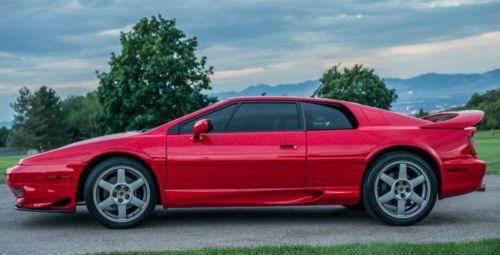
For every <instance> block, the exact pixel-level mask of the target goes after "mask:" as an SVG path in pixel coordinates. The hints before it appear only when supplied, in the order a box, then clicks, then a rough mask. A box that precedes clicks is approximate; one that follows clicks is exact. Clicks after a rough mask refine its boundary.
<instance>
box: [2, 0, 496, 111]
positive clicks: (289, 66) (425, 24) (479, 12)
mask: <svg viewBox="0 0 500 255" xmlns="http://www.w3.org/2000/svg"><path fill="white" fill-rule="evenodd" d="M0 12H1V14H2V19H1V20H0V33H2V36H1V37H0V84H1V86H2V91H5V88H9V87H12V88H14V90H15V88H18V87H19V86H21V85H23V84H28V85H31V86H39V85H41V84H46V85H48V86H52V85H54V86H64V84H69V85H71V86H72V85H74V86H82V84H85V81H92V80H96V77H95V73H94V71H95V70H96V69H100V70H102V69H105V68H106V67H107V62H108V61H109V54H110V52H115V53H118V54H119V52H120V41H119V34H120V31H123V32H127V31H130V30H131V29H132V24H135V23H137V22H138V21H139V20H140V19H141V18H143V17H150V16H152V15H157V14H161V15H162V16H163V17H165V18H175V19H176V21H177V27H178V28H179V29H181V30H182V31H183V32H185V34H186V35H187V36H188V37H193V36H196V37H197V38H198V43H199V47H198V49H199V50H198V52H197V55H198V56H207V57H208V64H210V65H212V66H214V68H215V71H216V72H215V74H214V75H213V76H212V81H213V83H212V87H213V88H214V90H217V91H221V90H233V89H242V88H244V87H246V86H248V85H252V84H259V83H271V84H278V83H290V82H298V81H303V80H308V79H316V78H319V77H320V76H321V74H322V72H323V71H324V70H325V69H326V68H328V67H330V66H331V65H333V64H337V63H339V62H342V63H343V64H344V65H352V64H354V63H363V64H364V65H365V66H369V67H373V68H375V69H376V72H378V73H380V74H382V75H383V76H386V77H387V76H392V77H408V76H411V75H414V74H419V73H421V72H428V71H440V72H476V71H484V70H488V69H491V68H495V67H498V63H499V62H498V59H499V58H500V56H499V53H498V52H500V49H498V46H497V45H496V44H495V40H496V41H498V40H499V39H498V36H497V34H496V33H497V32H496V31H500V19H499V18H498V13H499V12H500V2H499V1H492V0H478V1H472V0H443V1H436V0H428V1H417V0H408V1H403V0H382V1H330V0H318V1H314V4H311V3H310V2H307V1H306V2H304V1H292V2H290V1H286V0H276V1H263V0H246V1H230V0H221V1H214V0H205V1H202V2H200V1H198V0H172V1H154V0H144V1H97V0H81V1H79V0H39V1H36V2H27V1H7V2H5V3H2V9H1V11H0ZM87 84H91V83H87ZM92 86H93V85H88V86H87V87H92ZM84 87H85V86H84ZM68 90H70V89H68ZM2 91H0V93H3V92H2ZM3 98H7V97H3ZM4 103H5V102H4ZM2 111H3V109H0V120H3V119H6V118H7V119H9V117H5V116H10V113H9V114H5V113H2Z"/></svg>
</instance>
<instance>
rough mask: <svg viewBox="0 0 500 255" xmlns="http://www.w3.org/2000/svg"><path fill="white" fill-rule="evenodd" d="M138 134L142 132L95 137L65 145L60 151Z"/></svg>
mask: <svg viewBox="0 0 500 255" xmlns="http://www.w3.org/2000/svg"><path fill="white" fill-rule="evenodd" d="M137 134H140V132H138V131H129V132H125V133H117V134H111V135H104V136H98V137H94V138H90V139H87V140H83V141H79V142H76V143H71V144H68V145H65V146H63V147H61V148H60V149H64V148H70V147H74V146H79V145H84V144H88V143H97V142H104V141H109V140H114V139H120V138H126V137H130V136H134V135H137Z"/></svg>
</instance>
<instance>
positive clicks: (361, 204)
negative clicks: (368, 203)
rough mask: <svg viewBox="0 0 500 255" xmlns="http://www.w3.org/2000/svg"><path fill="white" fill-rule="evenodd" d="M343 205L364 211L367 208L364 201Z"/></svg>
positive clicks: (353, 209) (350, 208)
mask: <svg viewBox="0 0 500 255" xmlns="http://www.w3.org/2000/svg"><path fill="white" fill-rule="evenodd" d="M342 206H343V207H345V208H347V209H349V210H352V211H364V210H365V205H364V204H363V202H361V203H359V204H357V205H342Z"/></svg>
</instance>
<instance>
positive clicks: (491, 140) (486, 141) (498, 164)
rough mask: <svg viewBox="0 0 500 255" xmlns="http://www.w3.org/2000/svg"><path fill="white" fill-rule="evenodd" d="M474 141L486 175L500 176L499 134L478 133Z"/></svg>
mask: <svg viewBox="0 0 500 255" xmlns="http://www.w3.org/2000/svg"><path fill="white" fill-rule="evenodd" d="M474 141H476V147H477V154H478V157H479V159H481V160H484V161H486V163H487V164H488V168H487V170H488V174H500V133H496V134H492V133H491V132H489V131H480V132H477V133H476V134H475V135H474ZM499 253H500V252H499Z"/></svg>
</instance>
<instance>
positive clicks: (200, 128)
mask: <svg viewBox="0 0 500 255" xmlns="http://www.w3.org/2000/svg"><path fill="white" fill-rule="evenodd" d="M210 129H212V124H211V123H210V121H209V120H207V119H201V120H198V121H197V122H196V123H194V126H193V137H191V140H193V141H194V142H197V141H201V140H202V139H203V136H202V134H203V133H207V132H208V131H210Z"/></svg>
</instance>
